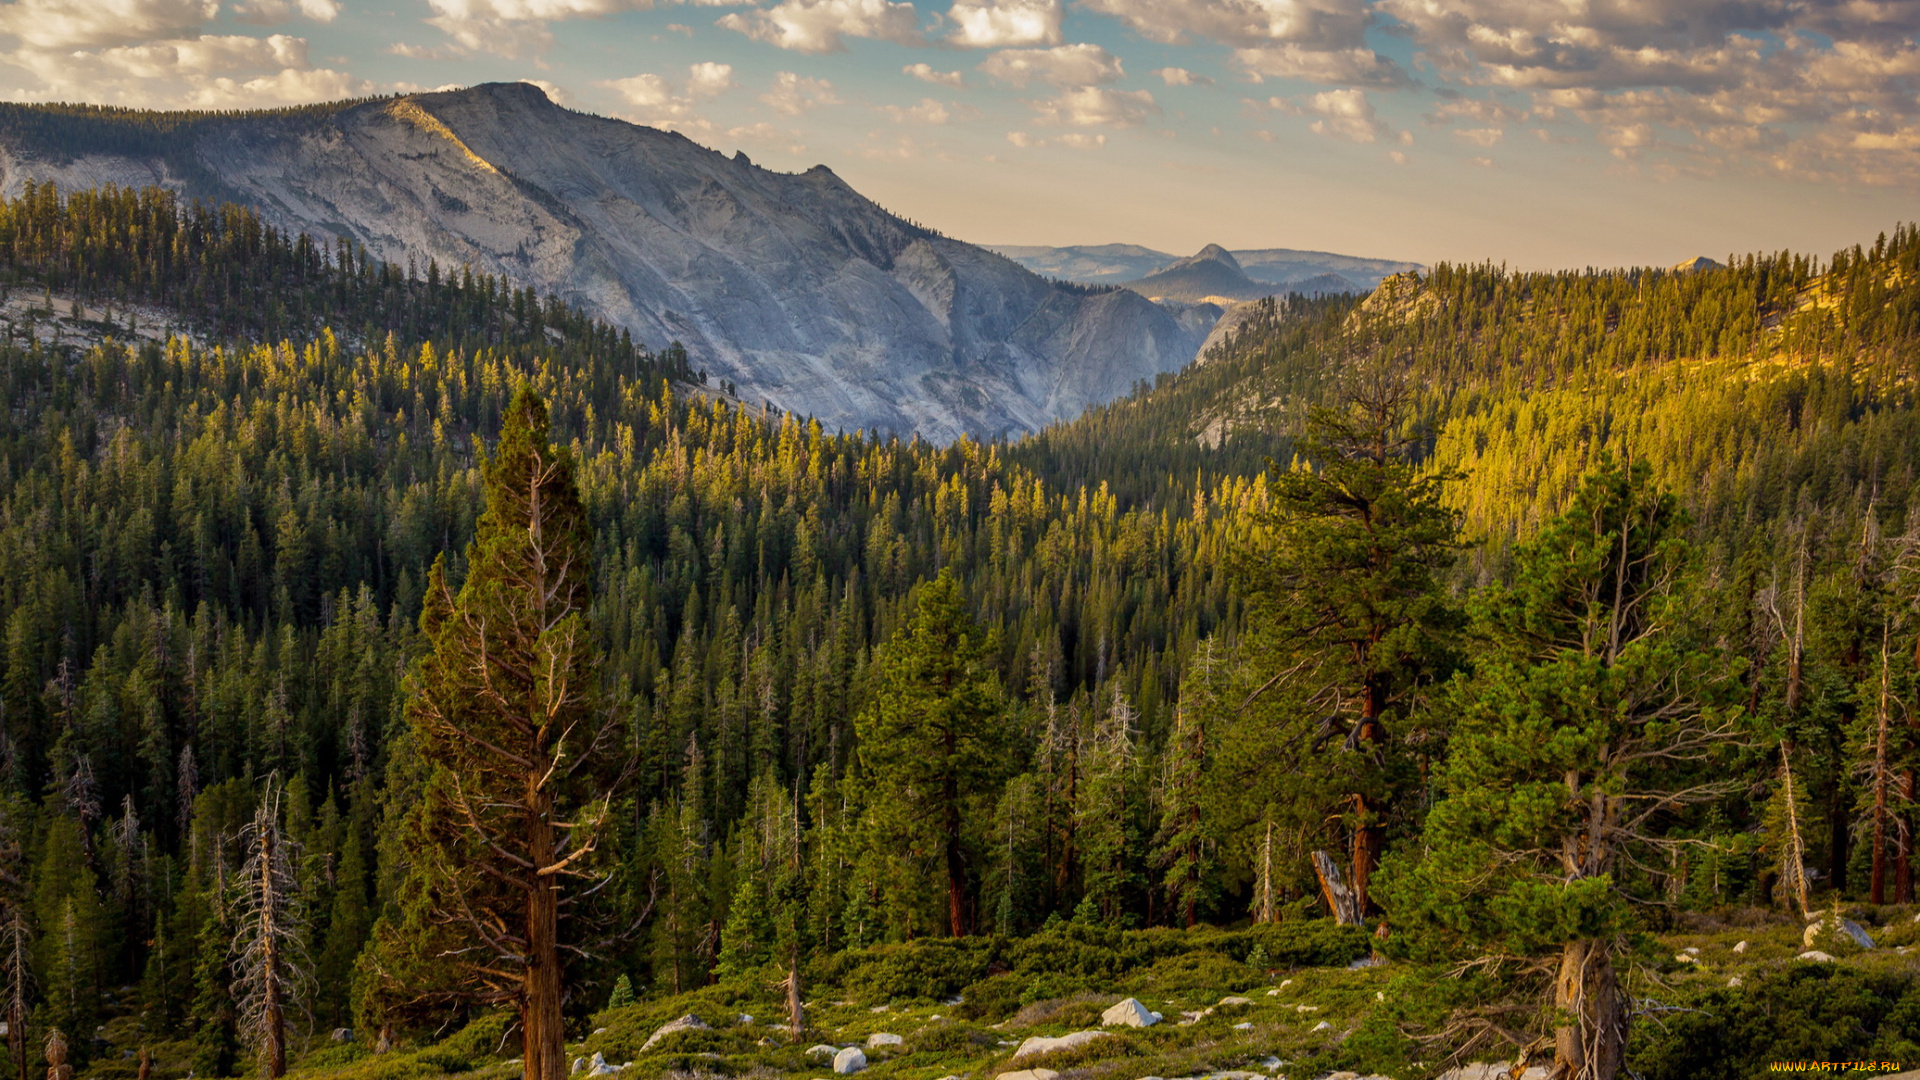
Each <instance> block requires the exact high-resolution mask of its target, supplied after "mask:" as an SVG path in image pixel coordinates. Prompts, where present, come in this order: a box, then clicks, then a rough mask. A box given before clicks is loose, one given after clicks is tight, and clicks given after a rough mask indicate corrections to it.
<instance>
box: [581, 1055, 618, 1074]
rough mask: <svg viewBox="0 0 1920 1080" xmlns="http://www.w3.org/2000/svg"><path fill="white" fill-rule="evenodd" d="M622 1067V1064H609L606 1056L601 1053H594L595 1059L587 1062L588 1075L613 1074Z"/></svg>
mask: <svg viewBox="0 0 1920 1080" xmlns="http://www.w3.org/2000/svg"><path fill="white" fill-rule="evenodd" d="M621 1068H622V1066H619V1065H609V1064H607V1059H606V1058H603V1057H601V1056H600V1055H599V1054H595V1055H593V1060H592V1061H591V1062H588V1063H587V1075H588V1076H612V1075H613V1074H614V1073H617V1072H619V1071H620V1070H621Z"/></svg>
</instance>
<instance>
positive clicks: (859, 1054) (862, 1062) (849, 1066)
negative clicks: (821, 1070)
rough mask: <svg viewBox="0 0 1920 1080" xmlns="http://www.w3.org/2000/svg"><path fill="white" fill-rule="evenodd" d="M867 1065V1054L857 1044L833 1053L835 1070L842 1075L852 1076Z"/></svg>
mask: <svg viewBox="0 0 1920 1080" xmlns="http://www.w3.org/2000/svg"><path fill="white" fill-rule="evenodd" d="M866 1067H867V1055H866V1053H865V1052H864V1051H862V1050H861V1049H860V1048H859V1047H857V1046H849V1047H847V1048H846V1049H845V1050H842V1051H840V1052H839V1053H837V1054H835V1055H833V1071H834V1072H835V1073H836V1074H838V1075H840V1076H852V1075H853V1074H854V1073H857V1072H859V1071H860V1070H861V1069H864V1068H866Z"/></svg>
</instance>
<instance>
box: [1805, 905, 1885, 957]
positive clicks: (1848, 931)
mask: <svg viewBox="0 0 1920 1080" xmlns="http://www.w3.org/2000/svg"><path fill="white" fill-rule="evenodd" d="M1825 934H1834V935H1844V936H1846V937H1847V938H1848V939H1849V940H1851V941H1852V942H1853V943H1854V944H1855V945H1858V946H1860V947H1861V948H1862V949H1871V948H1873V947H1874V946H1873V938H1871V937H1869V936H1868V935H1867V931H1866V929H1865V928H1863V927H1862V926H1861V925H1860V924H1859V923H1857V922H1854V921H1853V920H1852V919H1843V918H1840V916H1839V913H1838V912H1830V913H1828V914H1827V915H1826V916H1823V917H1822V918H1821V919H1820V921H1818V922H1812V923H1808V924H1807V929H1806V932H1805V933H1804V934H1802V935H1801V936H1800V947H1801V948H1803V949H1811V948H1813V946H1814V944H1815V943H1816V942H1818V941H1819V940H1820V938H1821V936H1822V935H1825Z"/></svg>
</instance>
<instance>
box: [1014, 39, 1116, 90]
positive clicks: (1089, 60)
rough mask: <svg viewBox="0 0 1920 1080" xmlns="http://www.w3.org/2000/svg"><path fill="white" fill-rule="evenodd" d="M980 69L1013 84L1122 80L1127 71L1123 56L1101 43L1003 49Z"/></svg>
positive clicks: (1083, 83) (1064, 84)
mask: <svg viewBox="0 0 1920 1080" xmlns="http://www.w3.org/2000/svg"><path fill="white" fill-rule="evenodd" d="M980 70H981V71H984V72H986V73H987V75H988V76H989V77H990V78H994V79H997V80H999V81H1001V82H1003V83H1007V84H1009V85H1011V86H1017V87H1023V88H1024V87H1025V86H1026V85H1027V84H1028V83H1029V82H1031V81H1033V80H1036V79H1037V80H1039V81H1040V82H1044V83H1048V84H1051V85H1053V86H1094V85H1099V84H1103V83H1110V82H1115V81H1118V80H1119V79H1120V78H1121V77H1123V76H1124V75H1125V74H1126V72H1125V71H1124V70H1122V69H1121V66H1120V60H1119V58H1118V57H1116V56H1114V55H1113V54H1112V53H1110V52H1108V51H1107V50H1105V49H1103V48H1101V47H1100V46H1098V45H1088V44H1078V45H1056V46H1055V47H1053V48H1051V49H1002V50H1001V51H999V52H997V53H994V54H993V55H992V56H989V57H987V59H986V60H985V61H983V62H982V63H981V64H980Z"/></svg>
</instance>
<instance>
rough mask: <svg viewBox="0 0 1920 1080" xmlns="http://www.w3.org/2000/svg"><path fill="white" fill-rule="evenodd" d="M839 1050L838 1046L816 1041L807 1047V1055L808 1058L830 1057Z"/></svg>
mask: <svg viewBox="0 0 1920 1080" xmlns="http://www.w3.org/2000/svg"><path fill="white" fill-rule="evenodd" d="M839 1052H840V1048H839V1047H837V1046H828V1045H827V1044H826V1043H818V1044H816V1045H813V1046H809V1047H807V1056H808V1057H810V1058H830V1057H832V1056H833V1055H835V1054H837V1053H839Z"/></svg>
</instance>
